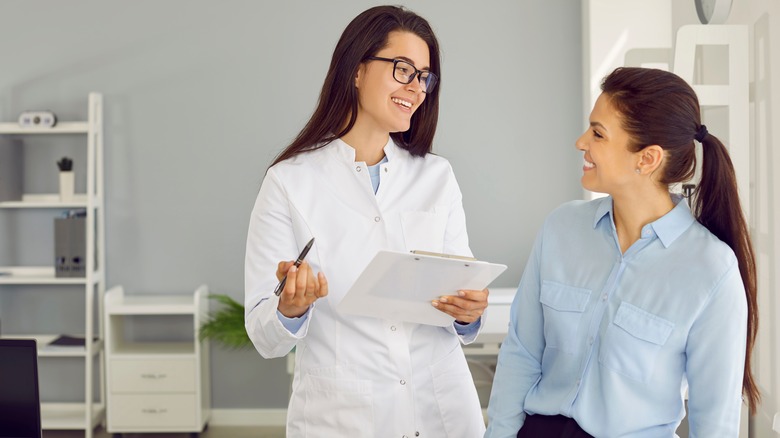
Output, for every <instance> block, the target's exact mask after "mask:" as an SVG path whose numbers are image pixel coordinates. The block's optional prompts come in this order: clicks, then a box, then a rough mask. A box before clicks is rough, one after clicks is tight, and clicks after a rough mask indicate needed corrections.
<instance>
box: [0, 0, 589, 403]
mask: <svg viewBox="0 0 780 438" xmlns="http://www.w3.org/2000/svg"><path fill="white" fill-rule="evenodd" d="M374 4H379V2H375V1H363V0H351V1H330V2H325V1H316V0H311V1H281V2H266V1H235V0H230V1H219V2H217V1H214V2H205V1H194V2H193V1H184V0H169V1H157V0H136V1H132V2H119V1H68V2H61V1H56V0H47V1H44V0H28V1H24V2H22V1H10V0H2V2H0V53H3V55H4V56H3V57H2V61H0V66H2V67H1V68H0V120H2V121H13V120H16V118H17V116H18V114H19V113H20V112H21V111H23V110H27V109H49V110H53V111H55V112H56V113H57V114H58V116H59V118H60V120H80V119H84V118H85V117H86V95H87V93H88V92H89V91H99V92H102V93H103V94H104V100H105V102H104V105H105V131H106V134H105V148H106V157H105V165H106V173H105V179H106V213H107V214H106V227H107V279H108V285H109V286H112V285H116V284H122V285H124V287H125V289H126V290H127V291H128V293H135V292H168V293H170V292H185V291H190V290H194V288H195V287H196V286H197V285H198V284H201V283H206V284H208V285H209V286H210V288H211V291H212V292H216V293H227V294H230V295H232V296H233V297H235V298H236V299H239V300H241V299H242V298H243V257H244V245H245V237H246V229H247V224H248V217H249V213H250V210H251V207H252V204H253V202H254V198H255V195H256V193H257V190H258V188H259V185H260V182H261V180H262V176H263V173H264V170H265V169H266V167H267V166H268V164H269V162H270V160H271V159H272V158H273V157H274V156H275V154H276V153H277V152H278V151H279V150H280V149H281V148H282V147H284V146H285V145H286V144H287V143H288V142H289V141H290V140H291V139H292V137H294V136H295V134H296V133H297V132H298V130H299V129H300V128H301V127H302V126H303V124H304V123H305V122H306V120H307V119H308V117H309V115H310V114H311V111H312V110H313V108H314V105H315V102H316V98H317V96H318V93H319V89H320V86H321V85H322V80H323V78H324V75H325V72H326V69H327V65H328V63H329V60H330V55H331V53H332V50H333V47H334V45H335V43H336V40H337V39H338V37H339V35H340V33H341V31H342V30H343V28H344V27H345V26H346V24H347V23H348V22H349V20H350V19H351V18H353V17H354V16H355V15H356V14H358V13H359V12H360V11H362V10H364V9H366V8H367V7H369V6H372V5H374ZM406 6H408V7H409V8H411V9H412V10H415V11H416V12H418V13H420V14H421V15H423V16H425V17H426V18H428V20H429V21H430V22H431V24H432V26H433V27H434V29H435V30H436V32H437V34H438V37H439V39H440V42H441V46H442V51H443V74H442V76H443V81H442V82H443V85H442V97H441V100H442V101H441V116H440V123H439V131H438V134H437V138H436V144H435V152H437V153H438V154H440V155H443V156H445V157H447V158H449V159H450V161H451V162H452V164H453V167H454V169H455V173H456V175H457V177H458V179H459V182H460V185H461V188H462V191H463V196H464V203H465V208H466V214H467V218H468V226H469V234H470V237H471V245H472V249H473V251H474V253H475V254H476V255H477V256H478V257H480V258H483V259H487V260H490V261H495V262H501V263H505V264H507V265H509V270H508V271H507V272H506V273H505V274H503V275H502V276H501V277H500V278H499V279H498V280H496V282H495V283H494V286H496V287H513V286H515V285H516V284H517V282H518V280H519V278H520V275H521V272H522V269H523V266H524V264H525V261H526V258H527V255H528V252H529V250H530V246H531V243H532V241H533V238H534V235H535V233H536V231H537V229H538V227H539V225H540V224H541V222H542V220H543V218H544V216H545V215H546V214H547V213H548V212H549V211H550V210H551V209H552V208H554V207H555V206H556V205H558V204H560V203H561V202H563V201H566V200H569V199H575V198H579V197H581V196H582V191H581V189H580V186H579V170H578V169H579V166H580V163H581V155H580V154H579V153H577V152H576V151H575V150H574V147H573V143H574V140H575V139H576V138H577V136H578V135H579V134H580V128H581V127H582V126H583V120H584V115H583V114H582V111H581V107H582V105H581V96H582V91H581V79H580V78H581V65H582V63H581V46H580V34H581V32H580V5H579V3H577V2H571V1H570V0H533V1H522V2H520V1H516V0H511V1H510V0H506V1H490V2H453V1H452V0H425V1H422V0H420V1H409V2H407V3H406ZM67 141H69V142H70V141H75V143H74V144H79V143H78V142H79V141H81V140H67ZM67 147H70V148H73V149H77V147H76V146H73V145H68V146H67ZM46 153H48V154H50V155H51V160H48V159H46V160H40V161H36V163H40V162H42V163H43V164H36V165H35V166H41V167H40V168H38V169H35V170H37V172H38V174H39V175H40V176H38V177H35V178H34V180H33V181H30V182H29V184H30V185H31V186H35V185H42V186H47V187H42V188H41V190H42V191H49V192H52V191H54V187H56V185H55V184H56V183H55V182H54V181H55V180H54V176H53V175H54V171H53V169H54V167H53V163H54V160H55V159H56V158H58V157H59V156H61V154H60V152H59V151H58V150H56V149H53V148H52V150H51V151H49V152H43V154H44V155H45V154H46ZM49 167H51V169H49ZM50 170H51V171H52V172H51V176H49V171H50ZM11 214H12V215H14V214H16V213H11ZM47 220H48V219H47ZM36 221H39V222H40V223H44V222H45V221H42V220H40V219H37V218H34V219H33V220H31V223H33V222H36ZM0 224H2V223H0ZM17 225H18V224H17ZM49 237H50V236H46V234H45V233H44V234H43V235H41V236H40V237H38V238H35V237H33V242H34V243H33V245H30V243H29V242H26V245H29V248H30V253H31V254H32V253H41V252H43V253H45V251H46V249H47V248H48V247H49V245H51V241H50V240H49ZM0 239H1V238H0ZM7 245H8V244H7V243H6V244H4V243H3V241H2V240H0V247H3V246H5V247H7ZM17 246H18V245H17ZM36 246H38V248H36ZM0 254H2V253H0ZM31 257H32V256H31ZM4 294H5V295H3V294H0V296H3V297H2V298H0V318H3V322H4V325H6V322H7V321H6V319H7V320H8V323H9V324H10V323H12V322H14V321H17V322H18V323H19V324H23V318H14V317H13V314H16V313H18V310H17V309H20V308H24V306H25V305H26V306H29V307H30V308H31V309H30V312H29V313H28V315H31V314H33V313H35V312H33V311H34V310H35V311H38V312H40V307H39V305H41V304H43V303H44V302H45V301H47V300H49V299H51V298H50V296H49V295H46V294H43V293H35V292H22V291H18V290H11V291H10V292H7V293H5V292H4ZM9 296H10V298H9ZM75 298H76V299H75V300H66V301H63V304H62V305H63V306H66V307H65V308H66V309H67V311H68V312H72V313H73V314H74V315H75V318H76V320H78V318H79V316H78V315H79V312H81V314H82V316H83V310H80V309H81V304H80V303H79V302H78V295H75ZM72 301H75V302H76V304H69V303H71V302H72ZM12 308H13V309H12ZM49 308H50V307H49ZM12 310H13V312H12ZM50 312H51V315H47V318H44V319H45V320H41V321H38V322H36V324H47V323H52V322H51V321H58V322H59V323H62V324H72V323H71V322H68V318H61V317H59V316H58V315H59V314H60V313H61V311H60V310H59V309H58V308H55V309H53V310H50ZM55 316H57V317H56V318H55ZM78 328H79V325H78V324H76V325H75V328H74V329H72V330H78ZM212 382H213V384H212V385H213V389H212V394H213V395H212V403H213V406H214V407H216V408H257V407H267V408H278V407H285V406H286V400H287V391H288V379H287V376H286V373H285V362H284V359H276V360H263V359H261V358H260V357H259V355H257V354H255V353H254V352H252V351H241V352H233V351H226V350H224V349H221V348H219V347H216V348H213V349H212Z"/></svg>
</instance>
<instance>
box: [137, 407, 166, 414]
mask: <svg viewBox="0 0 780 438" xmlns="http://www.w3.org/2000/svg"><path fill="white" fill-rule="evenodd" d="M141 412H143V413H144V414H165V413H167V412H168V410H167V409H165V408H160V409H157V408H143V409H141Z"/></svg>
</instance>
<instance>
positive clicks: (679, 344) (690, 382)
mask: <svg viewBox="0 0 780 438" xmlns="http://www.w3.org/2000/svg"><path fill="white" fill-rule="evenodd" d="M673 201H674V202H675V203H676V206H675V207H674V208H673V209H672V211H670V212H669V213H667V214H666V215H664V216H663V217H661V218H660V219H658V220H656V221H655V222H653V223H650V224H648V225H646V226H644V227H643V229H642V234H641V238H640V239H639V240H638V241H636V242H635V243H634V244H633V245H632V246H631V247H630V248H629V249H628V250H627V251H626V252H625V253H624V254H621V250H620V245H619V243H618V238H617V233H616V230H615V225H614V219H613V212H612V199H611V198H609V197H607V198H602V199H597V200H595V201H589V202H586V201H574V202H570V203H567V204H564V205H563V206H561V207H559V208H558V209H557V210H555V211H554V212H553V213H552V214H550V216H549V217H548V218H547V220H546V221H545V223H544V226H543V228H542V230H541V231H540V233H539V235H538V236H537V239H536V242H535V244H534V248H533V252H532V254H531V256H530V258H529V260H528V264H527V266H526V268H525V272H524V274H523V277H522V279H521V280H520V285H519V287H518V290H517V295H516V296H515V299H514V301H513V303H512V307H511V317H510V327H509V333H508V335H507V337H506V339H505V341H504V343H503V344H502V346H501V352H500V354H499V358H498V368H497V370H496V375H495V380H494V382H493V391H492V393H491V396H490V405H489V408H488V416H489V423H488V429H487V433H486V435H485V436H486V437H491V438H495V437H515V436H516V435H517V431H518V430H519V429H520V426H521V425H522V424H523V421H524V420H525V417H526V415H527V414H541V415H558V414H562V415H565V416H567V417H571V418H574V419H575V420H576V421H577V423H578V424H579V425H580V426H581V427H582V428H583V429H584V430H585V431H587V432H588V433H590V434H591V435H593V436H595V437H598V438H601V437H664V438H668V437H673V436H675V430H676V429H677V426H678V425H679V423H680V421H681V420H682V418H683V416H684V415H685V410H684V405H683V400H684V397H685V394H686V389H687V391H688V394H689V401H688V408H689V425H690V437H706V438H713V437H736V436H738V427H739V415H740V408H741V404H742V400H741V393H742V377H743V367H744V359H745V342H746V333H747V302H746V298H745V290H744V287H743V283H742V279H741V277H740V274H739V267H738V265H737V260H736V257H735V256H734V253H733V252H732V251H731V249H730V248H729V247H728V246H727V245H726V244H724V243H723V242H721V241H720V240H718V239H717V238H716V237H715V236H714V235H713V234H712V233H710V232H709V231H708V230H707V229H706V228H705V227H704V226H702V225H701V224H700V223H699V222H697V221H696V220H695V219H694V217H693V216H692V215H691V212H690V210H689V208H688V205H687V204H686V202H684V201H681V199H680V197H678V196H674V197H673Z"/></svg>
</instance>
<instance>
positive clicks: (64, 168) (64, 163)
mask: <svg viewBox="0 0 780 438" xmlns="http://www.w3.org/2000/svg"><path fill="white" fill-rule="evenodd" d="M57 168H59V169H60V172H70V171H71V170H73V160H71V159H70V158H68V157H62V158H60V161H57Z"/></svg>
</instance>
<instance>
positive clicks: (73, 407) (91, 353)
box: [0, 93, 105, 438]
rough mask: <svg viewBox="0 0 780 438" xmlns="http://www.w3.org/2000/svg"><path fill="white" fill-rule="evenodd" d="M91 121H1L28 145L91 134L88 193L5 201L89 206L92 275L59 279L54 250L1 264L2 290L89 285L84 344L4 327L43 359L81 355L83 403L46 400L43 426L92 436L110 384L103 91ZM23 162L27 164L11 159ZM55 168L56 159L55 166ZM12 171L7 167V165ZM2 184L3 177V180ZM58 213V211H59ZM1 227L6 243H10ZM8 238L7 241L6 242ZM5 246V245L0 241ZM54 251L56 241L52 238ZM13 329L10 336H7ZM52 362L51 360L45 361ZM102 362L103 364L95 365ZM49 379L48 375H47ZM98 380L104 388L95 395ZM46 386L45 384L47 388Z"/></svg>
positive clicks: (0, 127)
mask: <svg viewBox="0 0 780 438" xmlns="http://www.w3.org/2000/svg"><path fill="white" fill-rule="evenodd" d="M87 119H88V120H87V121H85V122H59V123H57V125H55V126H54V127H51V128H22V127H20V126H19V125H18V124H17V123H0V136H2V137H4V139H8V138H10V139H11V140H12V141H15V142H18V143H20V144H22V147H23V148H26V147H34V145H33V144H32V143H34V141H30V140H33V139H31V136H38V135H47V136H56V135H68V136H70V135H83V136H85V137H86V147H87V154H86V156H87V163H86V164H87V172H86V179H87V181H86V193H81V194H78V195H77V196H75V197H74V198H73V199H72V200H69V201H67V202H62V201H60V200H59V195H58V194H22V195H21V196H20V199H11V200H7V199H6V200H4V201H3V202H0V214H7V212H8V210H13V209H48V210H69V209H79V208H82V209H85V210H86V212H87V215H86V226H87V230H86V231H87V232H86V254H85V257H86V274H85V276H84V277H80V278H58V277H56V276H55V272H54V266H53V265H54V257H53V252H52V257H51V262H52V265H51V266H0V293H2V289H3V286H7V285H17V286H33V285H45V286H46V289H51V290H56V289H58V287H57V286H70V287H72V286H83V288H84V308H85V317H84V321H83V323H84V329H83V333H69V334H71V335H77V336H83V337H84V339H88V340H93V339H94V341H91V342H85V344H86V345H84V346H81V347H51V346H48V345H47V344H48V343H49V342H51V341H52V340H54V339H55V338H56V337H57V336H59V334H18V333H14V332H13V330H12V327H10V328H9V327H7V326H5V325H4V326H3V333H4V336H5V337H9V338H10V337H13V338H34V339H36V340H37V342H38V356H39V357H40V358H63V357H65V358H78V359H80V360H83V364H84V397H83V402H74V403H52V402H47V401H46V400H45V399H44V400H43V401H42V404H41V412H42V423H43V429H74V430H79V429H81V430H84V436H85V438H92V435H93V429H94V428H95V427H96V426H97V425H98V424H99V423H100V422H102V421H103V419H104V415H105V401H104V395H103V394H105V391H104V386H105V374H104V372H105V369H104V368H105V367H104V360H103V327H102V324H101V322H102V319H101V318H100V315H102V297H103V293H104V292H105V268H104V267H105V223H104V217H105V216H104V204H103V199H104V198H103V97H102V95H101V94H99V93H90V94H89V96H88V117H87ZM10 165H12V166H21V165H22V163H11V164H10ZM50 165H51V166H52V168H53V163H51V164H50ZM6 169H7V168H6ZM0 183H2V179H1V178H0ZM53 216H54V215H53ZM7 232H9V231H8V230H0V242H3V241H4V238H3V237H2V233H7ZM6 241H7V240H6ZM0 245H2V243H0ZM51 247H52V249H53V247H54V244H53V242H52V244H51ZM5 333H8V334H5ZM44 360H48V359H44ZM96 363H97V366H96V365H95V364H96ZM41 377H44V376H41ZM95 380H97V381H98V383H97V384H98V385H99V388H97V389H98V391H97V393H98V396H97V397H95V395H94V394H95V389H96V388H94V387H93V385H94V382H95ZM42 389H45V388H42Z"/></svg>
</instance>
